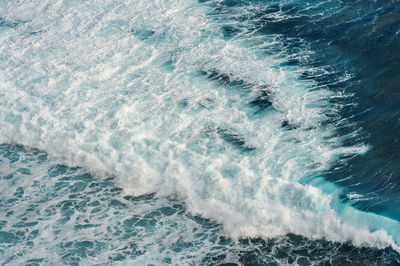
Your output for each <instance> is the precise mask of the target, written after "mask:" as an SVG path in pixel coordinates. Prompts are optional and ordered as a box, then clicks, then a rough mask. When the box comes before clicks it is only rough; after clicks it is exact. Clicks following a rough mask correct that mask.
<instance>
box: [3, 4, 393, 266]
mask: <svg viewBox="0 0 400 266" xmlns="http://www.w3.org/2000/svg"><path fill="white" fill-rule="evenodd" d="M257 11H258V4H250V3H249V4H247V5H243V6H241V7H236V8H235V9H232V10H231V9H227V10H223V9H221V8H220V6H219V5H218V1H216V2H207V1H206V2H204V3H203V1H200V2H198V1H193V0H171V1H145V0H132V1H113V0H104V1H78V0H76V1H72V0H71V1H60V0H57V1H7V2H4V1H3V2H1V4H0V60H1V64H0V96H1V97H0V143H3V145H2V153H1V154H2V155H1V156H2V157H1V169H0V171H1V173H2V175H3V176H5V177H7V176H8V177H9V178H3V179H2V180H1V181H0V184H1V188H0V191H1V197H2V199H1V200H2V201H3V204H2V205H1V206H0V210H1V212H2V213H6V212H7V213H8V212H12V213H10V214H9V215H8V216H7V217H2V218H1V219H2V220H4V223H3V224H2V226H1V227H0V230H2V231H1V232H6V231H7V230H8V231H7V232H8V234H14V235H15V239H16V240H12V241H11V240H10V241H11V242H10V241H9V242H7V241H5V242H4V243H6V244H7V243H8V244H10V243H11V244H10V245H9V246H8V248H5V249H4V248H3V249H2V251H1V253H0V256H1V257H3V258H5V259H4V261H3V262H13V263H23V262H26V261H27V258H28V259H34V258H36V257H38V256H39V257H40V256H42V257H45V259H42V260H41V261H40V260H39V262H48V263H57V262H58V263H60V262H74V260H65V258H64V257H63V256H66V255H65V254H69V253H68V252H66V253H65V254H63V253H62V252H61V253H60V252H58V251H57V250H64V251H67V250H70V249H71V248H72V247H74V250H75V249H76V250H79V249H82V250H89V251H90V250H91V249H93V250H100V251H101V252H100V251H99V253H96V254H97V255H93V256H94V257H92V255H90V252H89V251H86V253H85V254H84V255H82V254H81V255H79V254H78V255H76V256H77V257H79V256H81V258H80V259H77V260H75V262H81V263H85V262H86V263H95V262H96V259H97V260H99V261H98V262H101V261H103V262H104V260H106V258H110V256H111V257H112V258H118V256H117V255H115V256H114V255H113V254H114V253H113V252H114V251H115V250H118V249H119V250H125V251H126V252H127V253H123V252H122V253H121V252H120V253H121V254H123V255H121V256H122V258H124V259H126V258H128V259H129V260H132V261H135V262H136V263H150V262H153V263H154V262H156V263H160V264H163V263H167V264H168V263H172V264H176V263H178V264H179V263H183V264H185V263H193V262H194V263H201V261H196V260H195V259H194V258H196V257H199V256H200V255H199V254H204V253H207V252H211V251H212V250H213V249H212V248H213V246H215V245H216V244H215V243H216V242H215V240H214V242H213V240H207V239H211V238H212V237H213V235H214V234H215V235H217V236H219V237H226V239H229V241H231V242H229V243H230V244H227V246H226V248H227V250H229V248H233V247H234V246H235V245H237V244H235V243H237V241H239V239H243V238H257V237H261V238H262V239H264V240H266V241H268V239H271V238H277V237H278V238H279V237H285V236H286V235H287V234H294V235H300V236H304V237H306V238H307V239H314V240H318V239H326V240H327V241H333V242H341V243H345V242H347V241H350V243H352V244H353V245H356V246H360V245H363V246H369V247H377V248H385V247H389V246H390V247H392V248H393V249H395V250H399V244H400V235H399V234H398V232H400V225H399V223H398V221H395V220H391V219H389V218H385V217H383V216H379V215H377V214H374V213H368V212H363V211H359V210H357V209H355V208H354V207H352V206H351V205H348V204H345V203H343V202H342V201H341V200H340V198H339V193H340V188H339V187H337V186H336V185H334V184H332V183H330V182H328V181H326V180H325V179H324V177H323V173H324V172H326V171H329V170H330V169H332V168H333V167H334V166H335V163H336V162H337V161H338V160H339V159H340V160H345V159H343V158H350V157H352V156H359V155H362V154H364V153H365V152H367V151H368V144H359V143H358V144H354V145H342V143H343V142H344V141H346V139H348V138H350V137H355V136H356V135H357V134H358V133H357V131H354V132H352V133H351V134H350V135H340V134H338V133H337V128H338V127H344V126H348V125H349V124H350V122H348V121H346V119H344V118H341V116H340V113H339V111H340V110H341V108H343V106H345V105H351V104H354V103H353V102H352V99H351V97H352V95H351V94H349V93H346V92H345V91H332V90H330V89H329V88H328V87H326V86H320V85H318V84H317V82H315V81H313V80H312V79H307V78H304V75H305V74H304V73H314V75H319V74H321V75H322V74H327V73H330V71H333V70H332V69H331V68H330V67H328V66H320V67H313V68H310V67H308V68H307V66H306V65H303V66H301V65H300V64H299V65H291V64H288V63H287V62H289V61H290V60H294V59H295V60H298V61H305V60H307V58H308V57H309V56H310V55H311V54H312V53H313V51H312V50H311V49H309V48H308V46H307V43H305V42H304V43H303V44H302V46H300V47H299V48H298V52H297V53H296V54H295V55H294V54H290V53H287V52H286V49H287V47H286V46H285V45H284V41H283V38H285V37H284V36H282V35H280V34H269V35H267V34H260V33H258V31H257V27H256V26H254V25H253V24H251V23H253V22H254V21H252V20H251V19H249V20H243V19H242V20H239V19H238V17H241V18H243V17H246V16H247V17H249V18H250V17H251V16H252V15H254V14H255V13H256V12H257ZM279 14H280V13H279V12H278V13H273V14H271V16H274V17H273V18H274V19H279ZM267 15H268V14H266V16H267ZM281 15H282V14H281ZM282 16H283V15H282ZM350 78H351V73H349V74H348V75H345V76H342V77H341V81H342V82H343V80H346V79H350ZM360 130H362V129H360ZM6 144H7V145H6ZM15 144H17V145H22V146H24V147H25V148H22V146H15ZM10 145H11V146H10ZM10 154H11V155H12V154H14V155H13V156H16V157H17V159H15V160H13V159H12V158H13V157H12V156H11V155H10ZM10 156H11V157H10ZM41 158H42V159H41ZM63 165H67V166H69V167H78V168H68V167H66V166H63ZM21 169H27V171H28V172H26V171H25V172H24V170H21ZM86 173H90V174H91V176H90V175H88V174H86ZM10 175H12V176H11V177H10ZM56 177H57V178H56ZM63 179H64V180H63ZM35 184H36V185H35ZM118 188H121V189H122V191H120V190H119V189H118ZM18 190H19V191H20V192H21V190H22V194H21V195H23V196H21V195H20V196H21V197H20V198H19V199H17V200H16V201H11V202H9V201H7V203H6V199H10V198H13V197H16V198H18V195H19V194H18V193H17V196H15V193H16V191H18ZM71 195H75V197H72V198H71V197H70V196H71ZM76 195H78V196H76ZM149 195H151V196H149ZM136 197H139V198H136ZM79 199H81V201H83V202H84V206H86V207H82V206H81V207H79V206H78V205H79V204H78V205H74V204H77V203H76V202H79ZM131 199H136V200H134V201H132V200H131ZM68 201H72V203H71V202H70V203H67V202H68ZM114 201H115V202H114ZM74 202H75V203H74ZM113 202H114V204H116V205H113ZM118 202H119V203H118ZM32 204H34V206H35V207H34V208H33V209H35V211H31V214H27V213H29V212H28V211H27V209H29V206H30V205H32ZM65 204H67V205H66V206H64V205H65ZM68 204H72V205H68ZM104 204H106V205H107V207H104V208H100V207H99V206H103V205H104ZM118 204H121V206H122V207H121V206H118ZM68 206H75V207H68ZM63 208H64V209H63ZM65 208H66V209H65ZM71 208H72V209H73V208H75V209H73V210H72V213H70V214H68V213H67V214H65V210H70V209H71ZM79 208H82V209H79ZM96 208H97V209H98V212H96V211H95V210H96ZM83 209H84V211H83ZM63 210H64V211H63ZM160 210H162V211H160ZM149 212H150V213H152V212H153V216H152V217H150V218H149V217H147V218H146V215H148V213H149ZM157 212H158V213H159V214H158V215H157V214H154V213H157ZM132 215H133V217H131V216H132ZM35 217H36V218H35ZM37 217H39V219H38V218H37ZM63 217H64V218H65V217H68V218H65V219H66V220H62V219H63ZM135 217H136V218H135ZM196 217H197V218H196ZM23 218H26V219H25V220H24V219H23ZM40 218H41V219H40ZM13 219H16V220H19V219H22V222H20V224H21V226H20V227H18V226H15V224H14V225H13V223H12V222H11V221H12V220H13ZM135 219H136V220H135ZM146 219H147V220H146ZM196 219H206V220H205V221H207V222H205V223H206V224H208V223H210V224H209V225H204V226H203V225H202V226H199V225H198V224H197V223H196ZM31 220H32V222H33V224H32V225H31V229H29V230H30V231H29V234H32V231H34V230H37V231H36V236H35V237H32V240H31V241H30V242H32V243H31V245H32V247H31V248H30V249H29V244H26V243H27V242H29V239H28V238H29V237H28V231H26V235H24V236H18V234H17V233H16V231H12V230H11V229H10V228H14V229H15V228H22V227H24V226H26V224H27V223H29V222H31ZM33 220H34V221H33ZM140 221H141V222H140ZM143 221H150V222H149V223H148V224H146V223H145V222H143ZM85 225H86V226H85ZM79 226H81V227H79ZM118 226H120V227H121V226H123V228H125V229H126V230H128V231H129V230H133V231H135V230H136V231H135V232H136V233H135V234H136V235H135V234H132V235H130V236H126V237H125V238H124V234H126V235H128V233H129V232H128V231H126V230H125V231H124V232H125V233H121V232H120V233H119V234H118V230H117V229H116V228H119V227H118ZM207 226H208V227H207ZM27 227H29V226H27ZM77 227H79V228H77ZM129 228H131V229H129ZM149 228H152V229H149ZM195 228H196V229H195ZM10 230H11V231H10ZM15 230H17V229H15ZM27 230H28V229H27ZM146 230H147V231H146ZM127 232H128V233H127ZM168 232H169V233H168ZM4 234H5V233H4ZM196 234H200V235H198V236H196ZM6 237H7V235H5V236H3V235H2V234H0V240H1V239H2V238H4V239H6ZM8 237H9V238H10V239H11V238H12V237H13V236H12V235H8ZM93 237H96V238H99V240H96V241H97V242H96V241H92V242H90V239H93ZM102 238H104V239H108V240H107V241H109V242H107V241H106V242H104V241H103V242H102V241H101V240H100V239H102ZM180 238H182V239H184V240H182V241H183V242H185V243H192V246H190V244H187V245H189V246H190V247H191V248H188V249H187V250H186V251H185V252H187V254H186V253H185V255H182V252H183V253H184V251H182V250H183V249H182V245H183V244H182V245H181V246H180V250H177V251H174V252H175V253H174V252H172V251H171V249H169V248H168V245H170V243H174V241H177V239H180ZM21 239H25V242H24V243H25V244H24V245H26V246H28V248H27V247H24V248H22V247H21V246H18V245H16V244H15V243H19V242H18V241H19V240H21ZM27 239H28V240H27ZM85 239H86V240H85ZM78 240H79V241H78ZM85 241H87V242H88V243H86V244H87V245H88V246H85V243H84V242H85ZM196 241H197V242H199V241H200V242H202V243H203V244H195V243H196ZM226 241H228V240H226ZM164 242H165V243H164ZM68 243H70V244H69V246H68ZM102 243H103V244H102ZM104 243H108V244H104ZM124 243H125V244H124ZM127 243H134V245H136V247H133V246H126V245H128V244H127ZM4 245H5V244H4ZM63 245H65V246H63ZM74 245H75V246H76V247H75V246H74ZM79 245H82V247H80V246H79ZM218 245H220V244H218ZM221 245H222V244H221ZM178 246H179V245H178ZM183 246H185V245H183ZM195 247H196V248H195ZM21 249H22V250H25V251H23V252H24V254H23V256H19V257H18V255H12V254H17V252H18V250H20V251H21ZM27 250H30V251H27ZM110 250H113V251H112V252H111V251H110ZM128 250H136V251H137V252H136V253H134V254H133V253H129V252H128ZM172 250H173V249H172ZM57 252H58V253H57ZM102 252H103V253H102ZM117 253H118V252H117ZM40 254H42V255H40ZM43 254H48V255H47V256H46V255H43ZM124 254H125V255H124ZM127 254H128V255H127ZM174 254H175V255H174ZM177 254H180V255H179V256H178V255H177ZM166 255H168V256H169V257H170V259H169V260H161V258H162V257H163V256H164V257H165V256H166ZM189 255H190V256H192V257H190V256H189ZM74 256H75V255H74ZM113 256H114V257H113ZM72 257H73V256H72ZM95 258H96V259H95ZM156 258H159V259H160V260H157V259H156ZM191 258H192V259H191ZM230 259H231V260H232V261H234V258H233V257H232V258H229V256H228V257H227V258H226V260H227V261H229V260H230ZM6 260H7V261H6ZM0 261H2V259H0Z"/></svg>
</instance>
